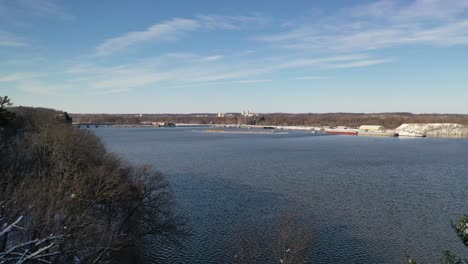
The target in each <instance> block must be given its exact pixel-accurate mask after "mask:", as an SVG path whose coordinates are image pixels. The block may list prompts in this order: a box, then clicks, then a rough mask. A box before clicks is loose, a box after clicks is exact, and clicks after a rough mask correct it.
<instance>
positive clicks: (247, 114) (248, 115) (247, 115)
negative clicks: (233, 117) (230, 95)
mask: <svg viewBox="0 0 468 264" xmlns="http://www.w3.org/2000/svg"><path fill="white" fill-rule="evenodd" d="M241 115H242V116H243V117H253V116H257V115H256V114H254V113H251V112H250V111H249V110H247V111H242V112H241Z"/></svg>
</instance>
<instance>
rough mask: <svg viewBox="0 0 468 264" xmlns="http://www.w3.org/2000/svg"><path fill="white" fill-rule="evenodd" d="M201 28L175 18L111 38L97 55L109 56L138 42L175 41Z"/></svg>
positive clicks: (100, 48) (98, 49)
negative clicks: (142, 29)
mask: <svg viewBox="0 0 468 264" xmlns="http://www.w3.org/2000/svg"><path fill="white" fill-rule="evenodd" d="M198 28H200V24H199V23H198V22H197V21H195V20H192V19H182V18H174V19H172V20H169V21H166V22H163V23H160V24H155V25H153V26H151V27H149V28H147V29H146V30H144V31H134V32H129V33H126V34H124V35H122V36H119V37H116V38H111V39H108V40H106V41H104V42H103V43H101V44H100V45H99V46H98V47H97V49H96V53H97V55H109V54H112V53H114V52H116V51H119V50H122V49H125V48H127V47H129V46H131V45H134V44H136V43H138V42H143V41H148V40H158V41H173V40H177V39H179V38H181V37H182V36H184V35H185V34H186V33H187V32H190V31H194V30H196V29H198Z"/></svg>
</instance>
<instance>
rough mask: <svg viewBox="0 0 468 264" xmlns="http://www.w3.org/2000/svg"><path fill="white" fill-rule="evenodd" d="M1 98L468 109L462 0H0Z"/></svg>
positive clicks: (96, 103) (57, 102)
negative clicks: (7, 96) (3, 96)
mask: <svg viewBox="0 0 468 264" xmlns="http://www.w3.org/2000/svg"><path fill="white" fill-rule="evenodd" d="M0 94H3V95H9V96H10V97H12V99H13V100H14V102H15V104H16V105H32V106H43V107H51V108H56V109H63V110H67V111H69V112H83V113H84V112H88V113H89V112H95V113H96V112H98V113H191V112H213V113H215V112H239V111H241V110H247V109H249V110H251V111H254V112H295V113H299V112H301V113H303V112H394V111H398V112H401V111H405V112H407V111H408V112H415V113H468V103H467V102H468V0H411V1H396V0H380V1H344V0H343V1H336V0H328V1H310V0H304V1H295V0H289V1H254V0H250V1H244V0H236V1H216V0H213V1H203V0H197V1H179V0H172V1H154V0H148V1H116V0H113V1H85V0H80V1H59V0H0Z"/></svg>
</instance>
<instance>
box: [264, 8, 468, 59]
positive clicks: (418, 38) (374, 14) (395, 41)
mask: <svg viewBox="0 0 468 264" xmlns="http://www.w3.org/2000/svg"><path fill="white" fill-rule="evenodd" d="M406 3H407V2H406ZM467 10H468V1H466V0H415V1H412V2H411V3H409V4H401V3H399V2H397V1H392V0H383V1H378V2H374V3H371V4H368V5H363V6H359V7H354V8H348V9H346V10H342V11H340V12H338V13H336V14H333V15H332V16H322V17H319V19H317V20H314V21H309V22H304V23H301V24H300V25H297V26H295V27H293V28H292V29H290V30H287V31H283V32H279V33H277V34H271V35H263V36H258V37H257V40H259V41H261V42H267V43H273V44H277V45H279V46H280V47H283V48H289V49H300V50H319V51H330V52H336V51H340V52H342V51H348V52H349V51H361V50H375V49H382V48H387V47H392V46H398V45H405V44H428V45H438V46H453V45H468V19H466V17H464V16H463V14H464V13H465V12H466V11H467Z"/></svg>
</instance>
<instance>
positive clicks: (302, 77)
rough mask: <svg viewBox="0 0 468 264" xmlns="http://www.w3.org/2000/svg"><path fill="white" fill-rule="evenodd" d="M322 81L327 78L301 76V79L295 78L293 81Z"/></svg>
mask: <svg viewBox="0 0 468 264" xmlns="http://www.w3.org/2000/svg"><path fill="white" fill-rule="evenodd" d="M322 79H328V77H327V76H301V77H296V78H294V80H322Z"/></svg>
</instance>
